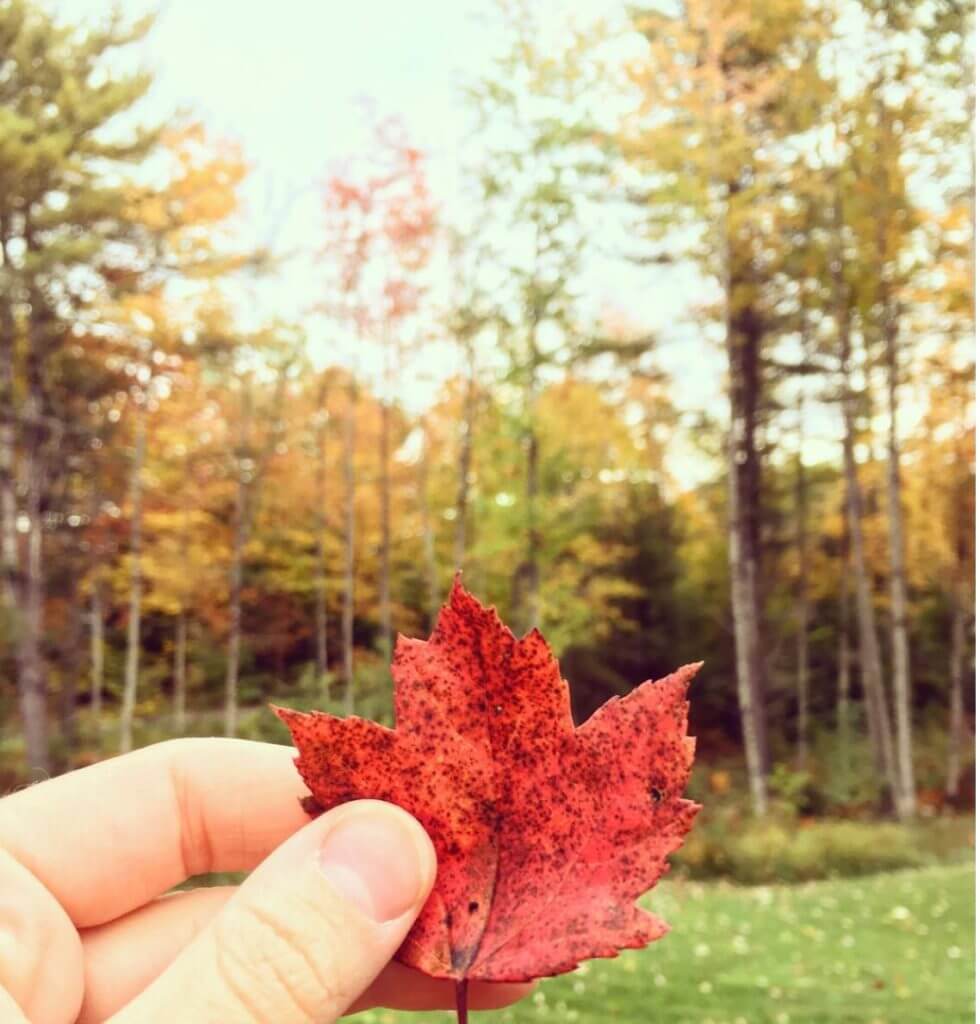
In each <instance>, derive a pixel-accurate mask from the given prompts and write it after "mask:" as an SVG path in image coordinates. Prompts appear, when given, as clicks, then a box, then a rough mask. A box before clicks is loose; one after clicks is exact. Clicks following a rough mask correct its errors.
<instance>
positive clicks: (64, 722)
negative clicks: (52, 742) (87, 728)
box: [61, 585, 82, 766]
mask: <svg viewBox="0 0 980 1024" xmlns="http://www.w3.org/2000/svg"><path fill="white" fill-rule="evenodd" d="M81 652H82V607H81V595H80V594H79V593H78V588H77V586H75V585H73V587H72V594H71V598H70V600H69V605H68V625H67V629H66V630H65V636H64V642H63V643H62V649H61V673H62V674H61V741H62V743H63V744H64V749H65V763H66V764H67V765H68V766H70V765H71V763H72V754H73V752H74V750H75V742H76V740H77V730H76V718H75V712H76V709H77V705H78V677H79V675H80V674H81V663H82V658H81Z"/></svg>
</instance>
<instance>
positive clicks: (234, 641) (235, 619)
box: [225, 385, 252, 736]
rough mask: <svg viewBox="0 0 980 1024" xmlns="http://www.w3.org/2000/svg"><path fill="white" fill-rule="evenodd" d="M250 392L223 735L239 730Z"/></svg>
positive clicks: (241, 458) (242, 445) (243, 432)
mask: <svg viewBox="0 0 980 1024" xmlns="http://www.w3.org/2000/svg"><path fill="white" fill-rule="evenodd" d="M251 418H252V407H251V394H250V392H249V390H248V386H247V385H245V386H244V390H243V392H242V411H241V424H240V428H239V441H238V453H237V457H236V465H237V469H238V482H237V486H236V488H235V516H234V526H233V529H234V535H233V537H232V546H231V567H230V569H229V574H228V651H227V655H226V662H225V735H226V736H234V735H235V733H236V732H237V730H238V672H239V667H240V663H241V655H242V580H243V578H244V568H243V562H244V560H245V533H246V530H247V522H246V520H247V516H248V470H247V469H246V467H245V460H246V459H247V458H248V438H249V428H250V425H251Z"/></svg>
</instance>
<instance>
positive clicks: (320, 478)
mask: <svg viewBox="0 0 980 1024" xmlns="http://www.w3.org/2000/svg"><path fill="white" fill-rule="evenodd" d="M326 397H327V396H326V378H325V377H324V378H323V379H322V380H321V382H320V389H319V392H318V394H317V411H316V417H317V420H316V439H315V443H316V474H315V480H314V501H315V502H316V513H315V515H314V530H315V533H316V571H315V575H314V591H313V597H314V605H313V619H314V629H315V631H316V683H317V689H318V690H319V692H320V696H321V698H323V699H324V700H325V699H326V698H327V697H328V696H329V694H328V693H327V689H328V686H327V565H326V562H327V551H326V547H327V508H326V506H327V418H326V417H327V410H326Z"/></svg>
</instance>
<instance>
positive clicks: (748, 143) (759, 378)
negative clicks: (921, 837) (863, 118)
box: [623, 0, 827, 814]
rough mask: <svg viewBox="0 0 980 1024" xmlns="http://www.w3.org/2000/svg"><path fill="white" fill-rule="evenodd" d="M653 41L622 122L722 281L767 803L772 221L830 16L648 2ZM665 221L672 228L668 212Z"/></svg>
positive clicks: (740, 660)
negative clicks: (766, 435)
mask: <svg viewBox="0 0 980 1024" xmlns="http://www.w3.org/2000/svg"><path fill="white" fill-rule="evenodd" d="M636 27H637V29H638V30H639V31H640V32H641V33H642V35H643V36H644V38H645V39H646V42H647V52H646V53H645V54H644V56H643V57H642V58H641V59H638V60H637V61H635V63H634V64H633V65H631V73H632V77H633V79H634V81H635V83H636V85H637V87H638V90H639V101H638V105H637V109H636V110H635V112H634V113H633V114H632V115H631V116H630V117H629V118H628V119H627V123H626V124H625V125H624V130H623V136H624V138H623V145H624V150H625V152H626V154H627V156H628V157H629V158H630V159H631V160H632V161H633V163H634V164H635V166H636V167H637V168H639V169H640V170H641V171H643V172H644V174H645V177H644V178H643V179H642V182H641V183H640V184H637V185H636V187H635V193H636V194H637V196H638V197H639V199H640V200H641V203H642V206H643V207H644V208H645V210H646V212H647V214H648V218H649V219H648V224H647V230H648V232H649V233H650V234H651V235H652V236H653V237H654V238H655V239H658V238H659V239H660V240H661V243H662V242H663V240H664V239H665V238H666V239H670V238H671V237H672V236H671V233H670V230H669V229H670V227H671V226H673V225H675V224H677V222H678V220H679V219H680V217H679V213H680V211H683V214H682V215H683V216H684V217H691V218H692V220H693V226H694V227H695V228H696V230H697V235H696V237H697V239H698V241H697V242H696V243H695V245H694V246H693V248H692V249H691V250H690V251H689V252H688V253H687V254H686V255H687V256H688V258H690V259H693V260H694V261H695V262H696V263H697V265H698V266H699V268H700V269H701V270H702V272H703V273H704V274H705V275H706V276H707V277H708V278H709V279H710V280H712V281H713V282H714V283H715V284H716V286H717V290H718V293H719V301H718V304H717V306H714V307H712V308H710V309H708V310H707V311H706V312H708V314H709V316H711V318H712V320H713V321H714V324H715V325H716V328H717V331H718V333H720V334H721V337H722V339H723V345H724V349H725V352H726V356H727V361H728V392H729V402H730V425H729V432H728V446H727V448H728V454H727V461H728V489H729V545H728V550H729V562H730V576H731V603H732V615H733V620H734V633H735V651H736V664H737V673H736V675H737V682H738V699H739V707H740V714H741V720H742V732H743V740H744V745H745V754H746V763H747V766H748V773H749V783H750V789H751V793H752V803H753V808H754V810H755V812H756V813H757V814H762V813H764V812H765V810H766V806H767V792H766V781H765V776H766V772H767V768H768V760H769V755H768V743H767V723H766V717H765V694H766V678H765V677H766V659H765V651H764V628H763V606H764V595H763V592H762V561H763V550H762V531H761V524H762V498H763V489H762V488H763V473H762V458H763V453H762V450H761V447H762V446H761V428H762V425H763V419H764V417H765V415H766V411H767V409H768V408H769V407H770V400H769V398H768V397H767V393H768V391H769V388H770V383H769V381H767V376H766V367H767V365H768V356H767V350H768V345H769V343H770V342H771V340H772V337H773V334H774V325H777V324H778V317H777V316H776V314H775V309H774V304H773V296H772V295H771V293H770V291H768V290H767V288H766V282H767V279H768V278H770V277H771V276H772V275H773V273H774V270H775V268H777V267H778V266H779V261H780V259H781V258H782V255H783V253H782V252H781V241H782V240H781V239H780V237H779V235H778V234H777V232H776V230H775V228H774V224H776V223H778V221H779V218H780V216H781V210H780V206H779V196H780V192H781V187H782V185H783V182H784V181H785V177H786V172H787V163H788V161H789V160H791V159H792V154H793V151H794V146H795V144H796V141H797V140H798V138H799V137H800V136H801V135H802V134H803V133H804V132H805V131H806V130H807V129H808V128H810V127H811V126H812V125H813V124H814V123H815V121H816V118H817V117H818V116H819V112H820V106H821V103H822V102H823V99H824V97H825V94H826V88H825V84H824V82H823V79H822V77H821V74H820V68H819V57H820V47H821V45H822V43H823V41H824V40H825V38H826V33H827V26H826V23H825V19H823V18H822V17H820V16H816V17H815V16H814V15H813V12H812V11H811V9H810V8H809V5H807V4H805V3H802V2H800V0H781V2H779V3H773V4H766V5H764V6H762V7H754V8H752V9H751V10H750V9H747V8H746V7H745V5H744V4H738V3H734V2H716V0H692V2H689V3H686V4H684V5H682V6H681V7H679V8H678V9H674V8H671V9H669V10H667V11H665V10H663V9H662V8H656V9H644V10H642V11H641V12H640V13H638V15H637V16H636ZM665 224H666V225H667V230H666V231H665V230H664V225H665Z"/></svg>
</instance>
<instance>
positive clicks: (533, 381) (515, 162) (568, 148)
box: [457, 0, 608, 630]
mask: <svg viewBox="0 0 980 1024" xmlns="http://www.w3.org/2000/svg"><path fill="white" fill-rule="evenodd" d="M496 13H497V15H498V19H499V21H500V23H501V24H502V25H503V27H504V30H505V33H506V36H505V42H504V43H503V45H502V46H501V51H500V53H499V54H498V55H496V56H495V59H494V62H493V66H492V69H491V70H490V71H489V72H488V73H487V75H486V76H485V77H484V78H483V79H482V80H480V81H477V82H476V83H474V85H473V86H472V88H471V99H472V103H471V105H472V108H473V110H474V116H475V123H476V125H477V127H478V128H479V130H480V134H481V142H482V144H481V149H480V152H479V153H478V154H477V155H476V158H475V160H474V161H473V164H472V167H471V171H470V181H471V188H472V190H473V191H474V194H475V199H476V202H477V203H478V209H479V219H478V222H477V223H475V224H473V225H472V226H471V227H472V230H471V231H468V234H470V235H471V236H472V238H473V241H472V242H471V244H472V245H473V246H474V247H475V249H476V250H477V252H479V253H483V254H485V255H486V257H487V259H486V260H485V261H483V262H481V264H480V268H479V275H480V276H479V277H478V278H477V279H476V281H475V282H474V283H473V284H471V285H469V288H470V289H472V290H473V291H475V292H477V293H482V294H493V295H494V300H495V301H494V304H493V307H492V309H491V310H488V313H489V314H490V318H492V320H493V322H494V323H495V325H496V327H497V335H496V337H497V345H498V347H499V348H500V349H501V350H502V352H503V353H504V354H505V355H506V360H507V364H506V369H505V371H504V373H505V377H504V383H505V386H506V387H507V389H508V391H510V392H512V393H513V395H514V403H513V404H514V409H515V411H514V429H515V430H516V432H517V433H518V435H519V437H520V444H521V446H522V448H523V452H524V474H523V476H524V483H523V492H522V495H521V504H520V509H521V514H522V516H523V524H524V525H523V532H524V557H523V558H522V560H521V562H520V563H519V565H518V566H517V567H516V569H515V572H514V576H513V579H512V591H513V596H512V601H511V603H512V605H513V607H514V608H515V620H516V622H517V623H518V626H519V628H521V629H525V630H526V629H530V628H532V627H534V626H538V625H539V624H540V623H541V621H542V618H543V614H544V611H543V605H542V569H543V566H548V568H549V570H550V568H551V567H550V565H548V563H547V562H546V560H545V547H546V545H545V539H544V537H543V533H542V515H543V512H542V500H541V491H542V481H541V470H542V466H541V438H540V430H539V425H538V404H539V401H540V397H541V393H542V389H543V388H544V387H545V386H546V382H547V381H548V379H549V378H551V379H554V377H555V376H556V375H560V374H561V373H563V372H565V371H567V370H568V369H569V368H570V367H571V366H572V365H573V364H574V363H575V362H576V361H578V360H579V359H581V358H583V357H585V356H586V355H591V354H595V353H597V352H598V351H600V350H601V349H602V347H603V346H602V345H597V344H596V341H597V339H596V338H595V333H594V331H593V330H592V326H591V321H590V318H589V316H588V313H587V310H586V307H585V304H584V302H583V297H582V295H581V282H580V276H581V272H582V267H583V252H584V249H585V247H586V240H587V237H588V231H589V227H588V216H587V211H588V208H589V207H590V205H594V203H595V195H596V193H598V192H600V191H601V183H602V182H603V181H604V178H605V176H606V174H607V171H608V164H607V160H606V156H605V152H604V136H603V131H602V124H601V117H600V113H599V111H600V109H601V102H602V99H603V92H604V90H603V89H602V88H595V86H596V84H597V83H599V82H601V80H602V79H601V73H602V63H601V61H600V59H599V58H598V56H597V54H596V52H595V51H596V39H595V32H596V31H598V27H597V26H589V28H587V29H580V28H577V27H576V26H575V25H574V24H572V23H569V24H567V25H562V26H560V28H559V29H557V30H556V31H555V32H554V33H553V34H552V36H549V35H548V33H547V32H546V30H545V17H544V12H543V11H538V10H536V9H535V8H534V7H533V5H531V4H530V3H528V2H526V0H500V2H499V3H498V4H497V12H496ZM549 27H550V26H549ZM585 82H589V83H591V84H590V88H589V89H588V90H587V89H585V88H584V85H583V83H585ZM471 329H472V326H471V325H469V324H463V325H461V331H462V334H461V336H463V337H465V336H466V335H467V333H468V332H469V331H470V330H471ZM467 436H468V434H467V433H464V444H463V445H462V446H461V451H460V458H461V461H463V462H465V461H466V460H467V459H468V457H469V456H468V449H467V445H466V438H467ZM467 480H468V472H467V473H466V474H465V475H464V473H463V472H462V471H461V474H460V488H461V492H460V494H461V497H462V498H463V499H465V497H466V490H465V489H466V488H468V482H467ZM457 514H458V515H459V516H460V518H458V519H457V529H459V530H463V529H465V526H464V525H459V524H460V523H461V522H465V510H464V509H463V508H457Z"/></svg>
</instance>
